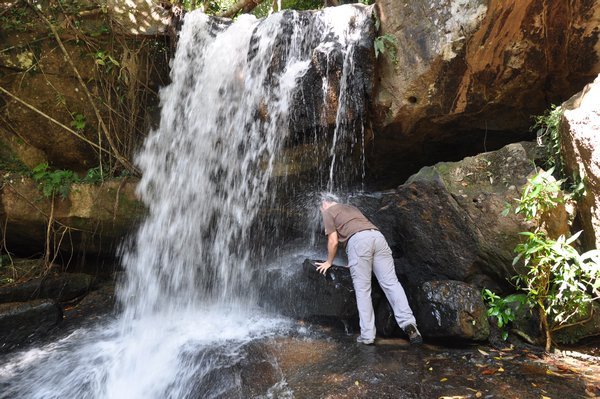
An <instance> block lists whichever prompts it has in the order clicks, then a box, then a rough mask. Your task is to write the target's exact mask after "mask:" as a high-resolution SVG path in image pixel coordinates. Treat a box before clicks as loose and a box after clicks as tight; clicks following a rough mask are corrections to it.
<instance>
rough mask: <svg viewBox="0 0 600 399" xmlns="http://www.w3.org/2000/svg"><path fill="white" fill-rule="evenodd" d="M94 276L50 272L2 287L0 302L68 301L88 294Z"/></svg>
mask: <svg viewBox="0 0 600 399" xmlns="http://www.w3.org/2000/svg"><path fill="white" fill-rule="evenodd" d="M92 281H93V277H92V276H90V275H89V274H84V273H61V274H50V275H48V276H45V277H39V278H35V279H32V280H29V281H27V282H25V283H18V284H16V285H11V286H4V287H0V303H6V302H26V301H29V300H32V299H53V300H56V301H58V302H66V301H70V300H72V299H76V298H79V297H82V296H83V295H85V294H87V292H88V291H89V289H90V287H91V285H92Z"/></svg>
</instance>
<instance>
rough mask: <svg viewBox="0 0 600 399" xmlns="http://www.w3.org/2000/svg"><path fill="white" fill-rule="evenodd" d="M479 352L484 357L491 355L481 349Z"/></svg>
mask: <svg viewBox="0 0 600 399" xmlns="http://www.w3.org/2000/svg"><path fill="white" fill-rule="evenodd" d="M477 350H478V351H479V353H481V354H482V355H483V356H489V355H490V354H489V353H487V352H486V351H482V350H481V349H477Z"/></svg>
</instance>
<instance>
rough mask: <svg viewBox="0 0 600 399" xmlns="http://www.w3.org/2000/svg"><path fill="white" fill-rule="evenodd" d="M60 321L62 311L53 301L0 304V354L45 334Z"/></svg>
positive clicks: (41, 300)
mask: <svg viewBox="0 0 600 399" xmlns="http://www.w3.org/2000/svg"><path fill="white" fill-rule="evenodd" d="M61 320H62V309H61V308H60V306H59V305H58V304H57V303H56V302H55V301H53V300H49V299H38V300H35V301H29V302H13V303H3V304H0V343H1V344H0V352H4V351H6V350H9V349H11V348H12V347H13V346H14V345H18V344H22V343H24V342H27V341H30V340H32V339H34V338H39V337H42V336H44V335H45V334H47V333H48V332H49V331H50V330H51V329H52V328H54V327H55V326H56V325H57V324H58V323H59V322H60V321H61Z"/></svg>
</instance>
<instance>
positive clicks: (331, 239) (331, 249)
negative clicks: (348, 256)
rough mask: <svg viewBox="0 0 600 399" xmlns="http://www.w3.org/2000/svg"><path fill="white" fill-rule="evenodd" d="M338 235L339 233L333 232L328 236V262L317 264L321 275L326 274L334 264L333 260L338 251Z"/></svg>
mask: <svg viewBox="0 0 600 399" xmlns="http://www.w3.org/2000/svg"><path fill="white" fill-rule="evenodd" d="M338 242H339V241H338V234H337V231H335V230H334V231H333V232H332V233H329V235H327V260H326V261H325V262H322V263H320V262H315V263H316V265H317V271H318V272H319V273H322V274H325V272H326V271H327V269H329V268H330V267H331V265H332V264H333V259H334V258H335V254H336V253H337V249H338Z"/></svg>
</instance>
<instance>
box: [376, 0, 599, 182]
mask: <svg viewBox="0 0 600 399" xmlns="http://www.w3.org/2000/svg"><path fill="white" fill-rule="evenodd" d="M377 5H378V16H379V19H380V21H381V30H380V32H379V33H378V35H381V36H383V35H386V34H388V35H392V36H393V37H395V38H396V40H397V52H396V59H397V61H396V62H395V63H394V62H392V57H391V56H390V55H389V53H390V52H391V51H387V52H386V53H385V54H384V55H383V56H381V57H380V58H379V61H380V62H378V68H379V76H381V80H380V84H379V85H378V88H377V90H376V99H375V108H376V110H377V113H378V116H377V117H376V120H375V124H376V125H378V126H379V127H380V131H379V132H378V134H377V140H375V141H374V152H373V154H372V156H371V157H370V160H371V162H372V164H373V167H374V170H373V172H374V174H375V175H377V177H379V178H383V177H384V176H386V177H387V178H388V179H391V178H394V175H396V178H400V176H397V175H398V174H402V172H403V171H406V172H407V173H414V170H416V169H417V168H419V167H420V166H423V165H428V164H432V163H434V162H436V161H437V160H439V159H447V160H455V159H459V158H460V157H462V156H465V155H469V154H474V153H478V152H481V151H485V148H486V146H487V148H488V149H496V148H499V147H501V146H502V145H504V144H506V143H509V142H514V141H517V140H518V139H519V137H520V139H521V140H522V139H524V138H525V137H526V134H527V131H528V129H529V126H530V125H531V117H530V115H539V114H541V113H543V111H544V110H545V109H548V108H549V107H550V105H551V104H557V103H560V102H562V101H564V100H565V99H567V98H568V97H569V96H571V95H573V94H574V93H577V92H578V91H579V90H581V89H582V88H583V86H584V85H585V84H587V83H589V82H591V81H592V80H593V79H594V78H595V76H596V75H597V74H598V72H600V57H599V55H600V54H599V49H600V47H599V46H598V43H599V35H598V26H599V20H598V13H597V6H596V5H595V3H594V2H585V1H580V2H577V3H573V4H568V3H560V4H553V6H552V7H547V5H546V3H545V2H544V1H543V0H525V1H521V0H510V1H501V2H488V1H485V0H466V1H461V2H450V1H437V0H436V1H429V0H426V1H423V0H418V1H407V0H405V1H399V0H380V1H378V2H377ZM573 54H577V56H576V59H577V62H573Z"/></svg>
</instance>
